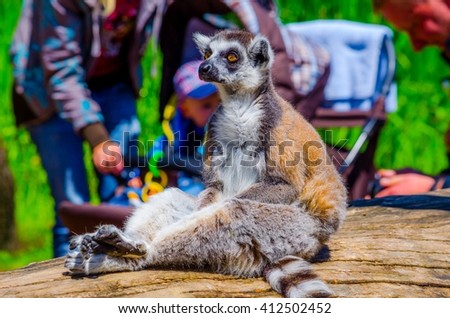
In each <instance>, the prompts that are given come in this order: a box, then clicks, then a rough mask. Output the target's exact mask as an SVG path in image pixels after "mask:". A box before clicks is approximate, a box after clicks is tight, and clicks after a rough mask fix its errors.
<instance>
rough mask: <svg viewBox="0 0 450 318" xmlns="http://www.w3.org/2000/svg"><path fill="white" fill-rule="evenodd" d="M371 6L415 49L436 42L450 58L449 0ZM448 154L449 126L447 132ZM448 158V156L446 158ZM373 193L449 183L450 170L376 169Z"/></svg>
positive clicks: (382, 0) (384, 0)
mask: <svg viewBox="0 0 450 318" xmlns="http://www.w3.org/2000/svg"><path fill="white" fill-rule="evenodd" d="M373 5H374V9H375V11H376V12H379V13H381V14H382V15H383V16H384V17H385V18H386V19H387V20H388V21H389V22H391V23H392V24H393V25H394V26H395V27H396V28H398V29H400V30H402V31H405V32H407V33H408V35H409V37H410V40H411V43H412V45H413V47H414V49H415V50H416V51H419V50H421V49H422V48H424V47H425V46H437V47H439V48H440V49H441V50H442V56H443V58H444V59H445V60H446V61H447V62H450V0H373ZM446 145H447V153H448V154H450V128H449V130H448V131H447V134H446ZM449 162H450V160H449ZM377 174H378V176H377V178H378V183H379V186H378V188H379V189H378V190H379V191H378V192H377V193H376V194H375V196H376V197H383V196H388V195H401V194H417V193H424V192H428V191H432V190H437V189H442V188H448V187H450V171H449V170H446V171H442V172H441V173H440V174H438V175H437V176H429V175H425V174H422V173H418V172H414V171H411V170H408V169H407V170H405V171H395V170H380V171H378V173H377Z"/></svg>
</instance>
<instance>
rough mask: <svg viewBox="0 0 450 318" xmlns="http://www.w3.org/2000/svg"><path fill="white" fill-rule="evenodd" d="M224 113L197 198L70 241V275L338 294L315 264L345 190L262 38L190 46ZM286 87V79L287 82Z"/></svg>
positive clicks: (338, 217)
mask: <svg viewBox="0 0 450 318" xmlns="http://www.w3.org/2000/svg"><path fill="white" fill-rule="evenodd" d="M194 38H195V42H196V43H197V46H198V47H199V49H200V51H201V52H202V53H203V55H204V58H205V61H204V62H203V63H202V64H201V66H200V68H199V75H200V77H201V78H202V79H203V80H206V81H211V82H215V83H216V84H217V86H218V88H219V93H220V96H221V99H222V105H221V106H220V107H219V109H218V110H217V111H216V113H215V114H214V115H213V116H212V118H211V120H210V123H209V129H208V134H207V140H206V143H205V161H204V181H205V184H206V186H207V188H206V190H204V192H202V193H201V194H200V196H199V198H198V199H197V198H194V197H191V196H189V195H187V194H185V193H183V192H181V191H180V190H177V189H167V190H165V191H164V192H162V193H160V194H156V195H154V196H152V197H151V198H150V200H149V202H148V203H146V204H145V205H144V206H142V207H139V208H138V209H137V210H135V211H134V213H133V214H132V216H131V217H130V218H129V219H128V221H127V223H126V225H125V228H124V230H123V231H122V230H119V229H118V228H116V227H115V226H112V225H103V226H101V227H99V228H98V230H97V231H96V232H95V233H90V234H85V235H81V236H77V237H75V238H74V239H73V241H72V242H71V251H70V252H69V254H68V256H67V259H66V263H65V266H66V267H67V268H68V269H69V270H70V271H72V272H73V273H79V274H96V273H106V272H114V271H127V270H139V269H143V268H148V267H152V266H166V267H182V268H208V269H212V270H214V271H217V272H220V273H227V274H232V275H238V276H242V277H254V276H262V275H263V276H265V278H266V280H267V281H268V282H269V284H270V285H271V286H272V288H274V289H275V290H276V291H278V292H280V293H282V294H283V295H284V296H287V297H315V296H328V295H330V294H331V291H330V289H329V288H328V287H327V285H326V284H325V283H324V282H322V281H321V280H320V279H319V278H318V277H317V276H316V274H314V273H313V271H312V269H311V265H310V264H309V263H308V259H310V258H311V257H313V256H314V255H315V254H316V253H317V252H318V251H319V249H320V248H321V246H322V244H323V243H324V242H325V241H326V240H327V239H328V238H329V236H330V234H332V233H334V232H335V231H336V230H337V229H338V227H339V225H340V224H341V223H342V221H343V219H344V216H345V211H346V190H345V187H344V185H343V183H342V182H341V179H340V176H339V175H338V173H337V172H336V170H335V168H334V167H333V165H332V164H331V163H330V161H329V158H328V157H327V154H326V152H325V146H324V144H323V143H322V141H321V140H320V137H319V136H318V134H317V133H316V131H315V130H314V128H313V127H312V126H311V125H310V124H308V123H307V122H306V121H305V120H304V119H303V118H302V117H301V116H300V115H299V114H298V113H297V112H296V111H295V110H294V108H293V107H292V106H291V105H290V104H288V103H287V102H286V101H284V100H283V99H282V98H281V97H280V96H279V95H278V94H277V93H276V92H275V90H274V86H273V84H272V81H271V75H270V67H271V63H272V60H273V52H272V49H271V47H270V45H269V42H268V40H267V39H266V38H264V37H263V36H259V35H257V36H253V35H252V34H251V33H248V32H245V31H222V32H219V33H217V34H216V35H214V36H212V37H207V36H204V35H201V34H196V35H195V36H194ZM286 76H288V74H286Z"/></svg>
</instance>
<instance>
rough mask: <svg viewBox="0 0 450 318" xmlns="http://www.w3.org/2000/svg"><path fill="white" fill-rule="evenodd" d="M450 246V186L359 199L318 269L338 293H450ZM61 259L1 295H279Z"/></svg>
mask: <svg viewBox="0 0 450 318" xmlns="http://www.w3.org/2000/svg"><path fill="white" fill-rule="evenodd" d="M449 247H450V190H443V191H439V192H434V193H429V194H426V195H417V196H399V197H389V198H385V199H376V200H370V201H356V202H354V203H353V205H352V207H350V208H349V211H348V216H347V219H346V221H345V223H344V226H343V227H342V228H341V229H340V231H339V233H338V234H336V235H335V236H333V238H332V239H331V241H330V242H329V244H328V253H327V250H326V249H325V250H324V253H321V255H320V257H319V258H318V260H322V261H321V262H316V263H314V265H313V266H314V268H315V270H316V272H317V273H318V274H319V275H320V276H321V277H322V278H323V279H324V280H325V281H327V282H328V284H329V285H330V287H331V288H332V289H333V290H334V291H335V294H336V297H450V248H449ZM323 260H325V261H323ZM63 262H64V260H63V259H62V258H58V259H53V260H49V261H45V262H40V263H35V264H31V265H30V266H28V267H25V268H22V269H18V270H14V271H10V272H4V273H0V297H279V295H278V294H277V293H275V292H273V291H272V290H271V289H270V287H269V286H268V284H267V283H266V282H265V281H264V280H263V279H262V278H254V279H241V278H236V277H232V276H227V275H219V274H214V273H208V272H198V271H177V270H160V269H158V270H155V269H149V270H144V271H139V272H124V273H112V274H105V275H99V276H96V277H84V278H73V277H70V276H67V275H64V274H63V273H64V272H66V270H65V269H64V267H63Z"/></svg>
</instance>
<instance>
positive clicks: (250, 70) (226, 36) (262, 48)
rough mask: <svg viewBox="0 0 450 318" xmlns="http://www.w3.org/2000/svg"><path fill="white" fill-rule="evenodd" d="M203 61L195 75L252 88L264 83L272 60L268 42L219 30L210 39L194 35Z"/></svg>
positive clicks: (224, 83)
mask: <svg viewBox="0 0 450 318" xmlns="http://www.w3.org/2000/svg"><path fill="white" fill-rule="evenodd" d="M194 40H195V42H196V44H197V46H198V48H199V50H200V52H201V53H202V54H203V57H204V59H205V61H204V62H203V63H202V64H201V65H200V68H199V76H200V78H201V79H202V80H204V81H207V82H215V83H218V84H219V85H224V86H230V87H236V88H240V89H246V88H247V89H254V88H256V87H258V86H259V85H261V83H262V82H263V81H265V80H267V76H268V74H269V69H270V66H271V62H272V59H273V53H272V49H271V48H270V45H269V42H268V41H267V39H266V38H264V37H262V36H257V37H254V36H253V35H252V34H251V33H249V32H245V31H223V32H220V33H218V34H216V35H215V36H213V37H207V36H204V35H202V34H199V33H197V34H195V35H194Z"/></svg>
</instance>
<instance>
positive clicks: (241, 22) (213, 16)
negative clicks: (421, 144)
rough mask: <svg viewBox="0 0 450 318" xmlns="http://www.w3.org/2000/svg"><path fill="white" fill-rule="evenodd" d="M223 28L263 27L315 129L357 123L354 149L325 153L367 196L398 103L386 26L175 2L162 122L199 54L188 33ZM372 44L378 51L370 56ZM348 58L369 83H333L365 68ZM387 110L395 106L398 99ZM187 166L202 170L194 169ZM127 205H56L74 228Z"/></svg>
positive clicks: (169, 164)
mask: <svg viewBox="0 0 450 318" xmlns="http://www.w3.org/2000/svg"><path fill="white" fill-rule="evenodd" d="M226 28H244V29H247V30H249V31H250V32H253V33H255V34H256V33H262V34H263V35H265V36H266V37H267V38H268V39H269V41H270V42H271V45H272V47H273V49H274V51H275V53H276V55H275V62H274V66H273V77H274V85H275V87H276V89H277V91H278V92H279V94H280V95H281V96H282V97H283V98H285V99H286V100H288V101H290V102H291V103H292V104H293V105H294V107H295V108H296V109H297V110H298V111H299V112H300V113H301V114H302V115H303V116H304V117H305V118H307V119H308V120H310V121H311V123H312V124H313V125H314V126H315V127H317V128H326V127H361V135H360V137H359V138H358V140H357V142H356V143H355V145H354V147H353V148H352V149H350V150H349V151H346V150H343V149H337V148H336V147H333V146H332V145H330V146H329V153H330V154H331V156H332V158H333V163H334V164H336V166H337V167H338V169H339V170H340V172H341V173H342V175H343V177H344V179H345V181H346V182H347V186H348V188H349V194H350V195H349V197H350V199H356V198H360V197H362V196H363V195H364V194H366V193H367V186H368V182H369V181H370V177H371V176H373V172H374V170H375V169H374V165H373V156H374V152H375V147H376V142H377V137H378V134H379V131H380V129H381V127H382V125H383V123H384V121H385V118H386V105H387V101H391V102H390V104H395V89H393V87H394V86H393V74H394V68H395V67H394V66H395V56H394V53H393V52H394V51H393V45H392V33H391V32H390V30H389V29H387V28H385V27H381V26H370V25H364V24H358V23H354V24H353V23H350V22H348V21H328V20H327V21H314V22H305V23H295V24H291V25H287V26H282V25H281V23H280V22H279V20H278V17H277V13H276V7H275V5H274V3H273V2H272V1H268V0H258V1H235V0H222V1H220V0H217V1H194V0H175V1H172V3H171V4H170V5H169V6H168V8H167V10H166V11H165V13H164V16H163V17H162V25H161V29H160V35H159V39H160V47H161V51H162V53H163V66H162V82H161V90H160V114H161V120H162V121H163V122H164V121H167V120H168V119H169V118H168V117H170V116H168V115H167V114H168V113H170V111H168V109H167V108H166V105H168V104H170V103H169V101H170V98H171V96H172V94H173V84H172V79H173V76H174V74H175V72H176V70H177V69H178V67H179V66H180V65H181V64H182V63H184V62H187V61H190V60H194V59H198V58H201V57H200V56H199V53H198V52H197V49H196V48H195V46H194V44H193V42H192V33H193V32H202V33H204V34H213V33H214V32H216V30H217V29H226ZM337 28H340V29H337ZM352 28H357V29H358V30H359V31H360V32H361V34H360V38H359V39H350V40H348V39H345V38H341V39H339V40H340V42H333V41H332V39H333V38H334V37H335V35H336V34H337V33H341V32H340V31H339V30H342V29H352ZM373 28H375V29H377V30H376V32H373ZM373 33H375V34H376V36H374V38H375V39H374V40H373V42H370V43H369V44H370V45H368V44H367V43H366V42H365V41H361V39H362V40H365V39H367V38H368V34H373ZM330 35H331V36H330ZM361 43H362V44H361ZM339 45H340V46H341V47H342V50H341V52H343V53H347V55H346V56H344V60H345V59H348V60H347V63H346V64H345V63H344V62H343V60H342V59H340V57H339V56H337V55H336V54H335V48H336V47H337V46H339ZM344 48H347V49H348V52H347V51H345V49H344ZM374 48H376V53H374V54H369V53H370V52H371V50H372V49H374ZM349 60H350V61H353V62H355V61H360V62H361V63H360V64H362V65H364V63H366V62H367V60H370V67H371V69H370V71H367V70H366V72H365V73H364V77H365V78H367V80H368V82H369V84H368V85H367V86H365V87H363V88H359V89H354V90H352V89H347V90H343V91H342V90H341V89H342V88H340V87H339V85H338V84H340V83H341V84H342V83H344V81H343V79H344V78H345V79H346V81H347V82H346V83H347V86H348V87H350V88H351V87H352V85H354V84H355V83H360V82H361V79H360V76H357V75H358V73H357V72H358V71H361V70H362V69H361V68H359V69H358V68H357V66H358V65H357V63H349V62H348V61H349ZM343 63H344V64H343ZM359 66H360V65H359ZM347 67H349V69H348V70H347V71H346V69H347ZM286 74H289V76H286ZM343 74H345V75H343ZM354 81H356V82H354ZM369 86H370V87H369ZM348 87H347V88H348ZM394 88H395V87H394ZM339 92H344V94H339ZM388 93H390V95H388ZM388 96H389V97H388ZM390 108H391V109H394V108H395V105H394V106H392V105H391V106H390ZM178 159H179V158H172V159H168V160H165V161H164V162H165V166H164V169H166V170H171V169H177V160H178ZM185 161H186V160H185ZM187 169H189V167H188V168H187ZM189 171H190V172H191V173H200V170H199V169H193V170H192V169H190V170H189ZM113 210H114V211H113ZM131 210H132V208H131V207H117V206H116V207H111V206H109V205H102V206H91V205H85V206H74V205H72V204H70V203H63V204H61V206H60V209H59V211H60V215H61V219H62V220H63V222H64V223H65V224H66V225H67V226H68V227H69V228H70V229H71V230H72V231H73V232H75V233H82V232H85V231H90V230H92V229H93V225H94V224H100V223H112V224H116V225H118V226H122V225H123V222H124V220H125V219H126V216H127V215H129V213H130V211H131Z"/></svg>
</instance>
